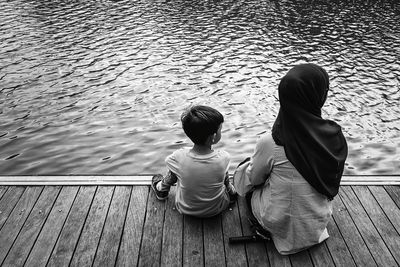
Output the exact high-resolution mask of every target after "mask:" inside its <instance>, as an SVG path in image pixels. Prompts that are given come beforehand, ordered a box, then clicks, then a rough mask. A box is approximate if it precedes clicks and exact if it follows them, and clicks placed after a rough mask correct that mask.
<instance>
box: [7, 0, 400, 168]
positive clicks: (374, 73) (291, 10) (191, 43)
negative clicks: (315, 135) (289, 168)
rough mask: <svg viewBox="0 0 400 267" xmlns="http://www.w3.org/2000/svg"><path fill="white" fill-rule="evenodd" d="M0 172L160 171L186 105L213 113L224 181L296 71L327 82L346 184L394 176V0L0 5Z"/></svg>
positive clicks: (399, 8)
mask: <svg viewBox="0 0 400 267" xmlns="http://www.w3.org/2000/svg"><path fill="white" fill-rule="evenodd" d="M0 5H1V7H2V8H1V9H0V90H1V91H0V108H1V110H0V121H1V124H0V174H1V175H21V174H28V175H31V174H135V173H148V174H150V173H155V172H164V170H165V169H164V158H165V157H166V156H167V155H168V154H170V153H172V152H173V151H174V150H175V149H178V148H180V147H182V146H186V145H188V144H190V142H189V140H188V139H187V138H186V137H185V135H184V134H183V131H182V130H181V126H180V123H179V117H180V113H181V112H182V110H183V109H184V108H185V107H187V106H188V105H189V104H193V103H196V104H208V105H211V106H213V107H215V108H217V109H219V110H220V111H221V112H222V113H223V114H224V115H225V120H226V122H225V123H224V126H223V136H222V140H221V142H220V143H219V144H218V145H217V147H220V148H224V149H225V150H227V151H228V152H229V153H230V154H231V156H232V166H231V171H232V170H233V169H234V166H235V165H237V164H238V163H239V162H240V161H241V160H242V159H243V158H244V157H247V156H249V155H250V154H251V153H252V151H253V149H254V144H255V142H256V140H257V136H259V135H260V134H262V133H265V132H269V131H270V129H271V126H272V124H273V122H274V119H275V116H276V114H277V111H278V108H279V103H278V101H277V85H278V83H279V80H280V78H281V77H282V76H283V75H284V74H285V73H286V72H287V71H288V70H289V69H290V68H291V67H292V66H293V65H295V64H298V63H304V62H314V63H317V64H320V65H322V66H324V67H325V68H326V69H327V71H328V73H329V74H330V77H331V89H332V91H331V92H330V95H329V99H328V100H327V103H326V105H325V107H324V110H323V116H324V117H326V118H331V119H334V120H336V121H337V122H338V123H339V124H341V125H342V126H343V130H344V133H345V135H346V137H347V140H348V144H349V157H348V160H347V164H346V169H345V173H346V174H400V156H399V150H400V131H399V128H400V123H399V120H400V115H399V114H400V107H399V100H400V60H399V57H400V27H399V26H400V4H399V3H397V1H396V0H382V1H378V0H376V1H373V0H372V1H368V0H353V1H350V0H340V1H339V0H336V1H322V0H321V1H309V0H302V1H300V0H279V1H275V0H270V1H268V0H257V1H255V0H246V1H244V0H236V1H231V0H221V1H214V0H208V1H207V0H201V1H200V0H190V1H186V0H168V1H161V0H158V1H152V0H147V1H144V0H143V1H137V0H136V1H135V0H129V1H128V0H121V1H106V0H102V1H100V0H98V1H62V0H58V1H39V0H37V1H33V0H27V1H24V0H9V1H6V0H0Z"/></svg>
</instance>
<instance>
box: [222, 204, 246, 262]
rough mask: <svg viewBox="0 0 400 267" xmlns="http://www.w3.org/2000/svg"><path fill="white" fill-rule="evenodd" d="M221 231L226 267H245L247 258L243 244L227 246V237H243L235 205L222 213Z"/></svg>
mask: <svg viewBox="0 0 400 267" xmlns="http://www.w3.org/2000/svg"><path fill="white" fill-rule="evenodd" d="M222 229H223V234H224V247H225V258H226V266H246V265H247V258H246V250H245V246H244V244H229V237H232V236H241V235H243V233H242V228H241V225H240V217H239V208H238V205H237V203H235V204H234V205H231V206H230V207H229V208H228V209H227V210H225V211H223V213H222Z"/></svg>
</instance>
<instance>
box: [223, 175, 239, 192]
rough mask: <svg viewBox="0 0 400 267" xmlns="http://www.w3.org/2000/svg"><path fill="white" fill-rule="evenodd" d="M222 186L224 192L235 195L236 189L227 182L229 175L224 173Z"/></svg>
mask: <svg viewBox="0 0 400 267" xmlns="http://www.w3.org/2000/svg"><path fill="white" fill-rule="evenodd" d="M224 184H225V187H226V190H227V191H228V193H229V195H235V194H236V189H235V187H234V186H233V184H232V183H231V181H230V180H229V174H228V173H226V175H225V180H224Z"/></svg>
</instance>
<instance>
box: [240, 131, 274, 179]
mask: <svg viewBox="0 0 400 267" xmlns="http://www.w3.org/2000/svg"><path fill="white" fill-rule="evenodd" d="M273 142H274V141H273V139H272V137H271V136H270V135H267V136H262V137H261V138H260V139H258V141H257V145H256V148H255V150H254V153H253V156H252V157H251V158H250V164H249V166H248V168H247V170H246V175H247V176H248V177H249V180H250V182H251V184H252V185H253V186H257V185H260V184H264V183H265V181H266V180H267V179H268V177H269V174H270V173H271V170H272V166H273V163H274V162H273V161H274V143H273Z"/></svg>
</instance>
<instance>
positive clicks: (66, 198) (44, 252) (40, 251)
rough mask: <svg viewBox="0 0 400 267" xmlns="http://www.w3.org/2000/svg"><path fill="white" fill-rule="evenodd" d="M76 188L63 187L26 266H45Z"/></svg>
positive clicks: (72, 200)
mask: <svg viewBox="0 0 400 267" xmlns="http://www.w3.org/2000/svg"><path fill="white" fill-rule="evenodd" d="M78 189H79V188H78V187H77V186H64V187H63V188H62V189H61V192H60V194H59V195H58V197H57V200H56V202H55V204H54V206H53V208H52V210H51V211H50V214H49V216H48V217H47V220H46V223H45V224H44V226H43V228H42V230H41V232H40V234H39V236H38V238H37V240H36V242H35V245H34V246H33V248H32V250H31V252H30V254H29V256H28V259H27V260H26V262H25V265H26V266H45V265H46V263H47V261H48V259H49V257H50V255H51V252H52V250H53V248H54V245H55V244H56V242H57V238H58V236H59V234H60V232H61V229H62V227H63V225H64V222H65V219H66V218H67V215H68V213H69V210H70V209H71V206H72V203H73V202H74V199H75V196H76V193H77V192H78Z"/></svg>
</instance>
